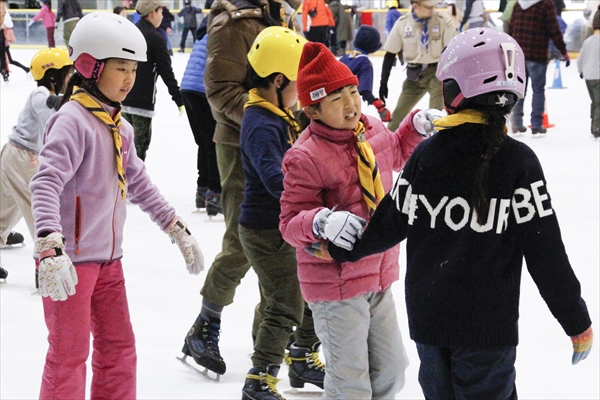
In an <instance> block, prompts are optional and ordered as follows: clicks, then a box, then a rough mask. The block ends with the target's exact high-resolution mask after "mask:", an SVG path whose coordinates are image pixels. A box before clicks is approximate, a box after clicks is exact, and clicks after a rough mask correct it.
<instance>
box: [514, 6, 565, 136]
mask: <svg viewBox="0 0 600 400" xmlns="http://www.w3.org/2000/svg"><path fill="white" fill-rule="evenodd" d="M508 34H509V35H510V36H512V37H513V38H515V40H516V41H517V43H519V45H520V46H521V48H522V49H523V52H524V53H525V67H526V69H527V80H529V79H531V89H532V90H533V99H532V103H531V107H532V111H531V133H532V134H533V136H534V137H535V136H543V135H545V133H546V128H544V127H543V126H542V114H543V113H544V88H545V86H546V69H547V67H548V45H549V43H550V39H552V41H553V42H554V44H555V45H556V48H557V49H558V51H560V53H561V54H562V59H563V60H564V61H566V66H567V67H568V66H569V65H570V63H571V60H570V59H569V53H567V46H566V45H565V41H564V40H563V36H562V33H561V32H560V28H559V26H558V21H557V19H556V8H555V7H554V3H553V2H552V0H518V1H517V4H515V7H514V9H513V13H512V17H511V19H510V24H509V27H508ZM523 101H524V97H523V98H521V99H519V101H518V102H517V104H515V107H514V109H513V112H512V131H513V133H518V132H521V133H522V132H525V131H526V130H527V128H525V126H524V125H523Z"/></svg>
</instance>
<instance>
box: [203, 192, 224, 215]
mask: <svg viewBox="0 0 600 400" xmlns="http://www.w3.org/2000/svg"><path fill="white" fill-rule="evenodd" d="M219 213H220V214H223V206H222V205H221V193H215V192H213V191H210V190H209V191H207V192H206V214H207V215H208V216H209V217H214V216H215V215H217V214H219Z"/></svg>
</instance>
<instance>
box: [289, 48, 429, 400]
mask: <svg viewBox="0 0 600 400" xmlns="http://www.w3.org/2000/svg"><path fill="white" fill-rule="evenodd" d="M297 88H298V95H299V100H300V104H301V106H302V107H303V109H304V113H305V114H306V115H307V116H308V117H309V118H310V119H311V121H310V124H309V126H308V127H307V128H306V129H305V130H304V131H303V132H302V134H301V135H300V137H299V139H298V140H297V141H296V142H295V143H294V146H292V148H291V149H289V150H288V151H287V152H286V154H285V156H284V159H283V174H284V178H283V186H284V191H283V193H282V195H281V216H280V225H279V227H280V230H281V232H282V234H283V238H284V239H285V240H286V241H287V242H288V243H289V244H291V245H292V246H293V247H295V248H296V258H297V261H298V280H299V282H300V289H301V291H302V295H303V297H304V299H305V300H306V301H307V302H308V304H309V306H310V308H311V310H312V313H313V319H314V325H315V331H316V333H317V336H318V337H319V339H320V340H321V343H322V345H323V352H324V354H325V359H326V361H327V373H326V375H325V381H324V385H325V392H324V394H323V398H328V399H367V398H373V399H390V398H394V397H395V396H396V394H397V393H398V392H399V391H400V389H401V388H402V387H403V386H404V380H405V377H404V371H405V369H406V368H407V366H408V359H407V357H406V354H405V351H404V345H403V344H402V337H401V334H400V328H399V327H398V321H397V319H396V308H395V302H394V299H393V298H392V293H391V289H390V286H391V285H392V283H393V282H395V281H396V280H398V277H399V265H398V255H399V254H398V253H399V247H394V248H393V249H390V250H388V251H387V252H386V253H384V254H379V255H376V256H373V257H370V258H368V259H366V260H363V261H360V262H358V263H351V264H346V265H342V264H339V263H337V262H335V261H333V260H331V258H329V257H328V256H327V254H326V252H324V251H323V250H324V247H325V248H326V244H327V242H326V239H327V238H329V239H332V240H334V241H335V242H336V243H339V244H340V245H350V244H351V243H345V241H346V239H348V238H350V237H352V234H353V233H358V232H360V231H361V230H362V223H364V220H368V219H369V218H370V215H371V213H372V212H373V211H374V210H375V208H376V207H377V204H378V203H379V201H380V200H381V199H382V198H383V196H384V195H385V193H386V191H387V190H389V189H391V186H392V171H394V170H395V171H399V170H400V169H401V168H402V167H403V166H404V163H405V162H406V160H407V159H408V157H409V156H410V154H411V153H412V151H413V149H414V148H415V146H416V145H417V144H418V143H419V142H421V141H422V140H423V137H422V136H421V135H420V134H419V133H417V131H416V130H415V129H414V127H413V125H412V118H413V116H414V115H415V114H417V111H414V112H412V113H411V114H410V116H409V118H407V119H406V120H405V121H404V122H403V124H402V125H401V127H400V128H399V129H398V130H397V131H396V132H391V131H389V130H387V129H386V127H385V126H384V125H383V123H382V122H381V121H380V120H379V119H377V118H374V117H370V116H367V115H364V114H362V113H361V105H362V101H361V98H360V94H359V92H358V79H357V77H356V76H355V75H354V74H352V72H351V71H350V69H349V68H348V67H347V66H345V65H344V64H342V63H341V62H339V61H338V60H336V59H335V57H334V56H333V54H332V53H331V52H330V51H329V50H328V49H327V48H326V47H325V46H324V45H322V44H320V43H313V42H309V43H307V44H306V45H305V46H304V49H303V53H302V58H301V60H300V67H299V71H298V81H297ZM420 113H424V112H420ZM348 212H352V213H354V214H355V215H357V216H358V217H354V216H351V215H350V214H349V213H348ZM327 220H330V223H329V224H326V223H325V222H326V221H327ZM331 220H333V222H332V221H331Z"/></svg>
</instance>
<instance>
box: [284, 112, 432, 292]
mask: <svg viewBox="0 0 600 400" xmlns="http://www.w3.org/2000/svg"><path fill="white" fill-rule="evenodd" d="M417 111H418V110H416V111H414V112H412V113H411V114H409V115H408V116H407V117H406V118H405V119H404V121H403V122H402V124H401V125H400V127H399V128H398V130H397V131H396V132H391V131H389V130H388V129H387V128H386V127H385V126H384V125H383V123H382V122H381V121H379V120H378V119H376V118H374V117H370V116H367V115H364V114H363V115H362V116H361V120H362V121H363V123H364V124H365V127H366V134H365V136H366V138H367V140H368V142H369V143H370V144H371V147H372V148H373V152H374V153H375V157H376V159H377V163H378V166H379V171H380V175H381V180H382V182H383V186H384V189H385V191H386V192H388V191H389V190H390V189H391V187H392V183H393V182H392V180H393V176H392V171H400V170H401V169H402V168H403V167H404V164H405V163H406V161H407V159H408V157H409V156H410V154H411V153H412V151H413V150H414V148H415V147H416V146H417V144H419V143H420V142H421V140H423V139H422V137H421V136H420V135H419V134H418V133H417V132H416V131H415V130H414V128H413V126H412V117H413V115H414V114H415V113H416V112H417ZM355 141H356V139H355V138H354V132H353V131H351V130H336V129H332V128H330V127H328V126H326V125H323V124H321V123H320V122H317V121H314V120H313V121H311V123H310V125H309V126H308V127H307V128H306V129H305V130H304V132H302V134H301V136H300V138H299V139H298V141H296V143H295V144H294V146H292V148H291V149H290V150H288V151H287V153H286V154H285V157H284V159H283V173H284V178H283V186H284V191H283V194H282V196H281V216H280V224H279V228H280V230H281V233H282V234H283V238H284V239H285V240H286V241H287V242H288V243H290V244H291V245H292V246H294V247H295V248H296V249H297V250H296V258H297V260H298V279H299V281H300V288H301V290H302V296H303V297H304V299H305V300H306V301H309V302H315V301H336V300H337V301H339V300H345V299H350V298H353V297H356V296H359V295H362V294H365V293H368V292H380V291H383V290H385V289H387V288H388V287H389V286H390V285H391V284H392V283H393V282H394V281H396V280H398V278H399V264H398V257H399V246H395V247H394V248H392V249H390V250H388V251H386V252H385V253H381V254H374V255H372V256H369V257H366V258H364V259H362V260H360V261H358V262H355V263H344V264H338V263H336V262H335V261H327V260H323V259H320V258H317V257H315V256H313V255H311V254H310V253H308V252H307V251H306V250H305V249H306V248H307V247H310V245H311V244H313V243H316V242H319V240H318V239H316V238H315V236H314V234H313V231H312V222H313V218H314V217H315V214H316V213H317V212H319V211H320V210H321V209H322V208H323V207H327V208H330V209H331V208H333V207H334V206H337V210H338V211H343V210H345V211H349V212H351V213H353V214H356V215H359V216H361V217H363V218H365V219H367V220H369V215H368V210H367V206H366V203H365V201H364V199H363V195H362V192H361V186H360V182H359V178H358V170H357V153H356V146H355Z"/></svg>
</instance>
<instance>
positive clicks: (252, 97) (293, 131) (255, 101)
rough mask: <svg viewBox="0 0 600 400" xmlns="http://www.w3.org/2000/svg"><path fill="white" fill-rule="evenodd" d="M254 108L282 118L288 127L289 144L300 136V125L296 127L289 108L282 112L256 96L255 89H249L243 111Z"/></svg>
mask: <svg viewBox="0 0 600 400" xmlns="http://www.w3.org/2000/svg"><path fill="white" fill-rule="evenodd" d="M254 106H258V107H262V108H264V109H266V110H269V111H270V112H272V113H273V114H275V115H277V116H278V117H281V118H283V119H284V121H285V122H287V124H288V125H289V130H288V137H289V144H290V145H293V144H294V142H295V141H296V138H298V135H300V125H298V122H296V120H295V119H294V114H293V113H292V111H291V110H290V109H289V108H287V107H284V109H283V110H282V109H281V108H279V107H277V106H275V104H273V103H271V102H270V101H267V100H265V99H263V98H262V97H260V96H259V95H258V91H257V90H256V88H255V89H250V91H249V92H248V101H247V102H246V104H244V110H245V109H246V108H248V107H254Z"/></svg>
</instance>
